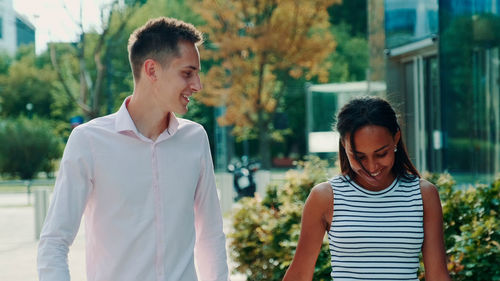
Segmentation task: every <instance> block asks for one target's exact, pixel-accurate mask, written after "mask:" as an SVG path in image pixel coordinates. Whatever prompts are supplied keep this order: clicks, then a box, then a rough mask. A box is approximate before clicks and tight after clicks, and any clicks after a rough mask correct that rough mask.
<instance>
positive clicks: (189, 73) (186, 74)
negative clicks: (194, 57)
mask: <svg viewBox="0 0 500 281" xmlns="http://www.w3.org/2000/svg"><path fill="white" fill-rule="evenodd" d="M191 75H192V72H184V76H185V77H191Z"/></svg>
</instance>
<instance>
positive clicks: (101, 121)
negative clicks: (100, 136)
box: [77, 113, 116, 131]
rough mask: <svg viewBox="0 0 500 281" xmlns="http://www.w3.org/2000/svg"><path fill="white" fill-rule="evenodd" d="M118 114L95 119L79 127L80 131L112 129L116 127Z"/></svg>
mask: <svg viewBox="0 0 500 281" xmlns="http://www.w3.org/2000/svg"><path fill="white" fill-rule="evenodd" d="M115 120H116V113H113V114H109V115H105V116H101V117H97V118H94V119H92V120H90V121H88V122H85V123H83V124H81V125H79V126H78V127H77V128H78V129H79V130H83V131H88V130H93V129H100V128H101V129H111V128H114V126H115Z"/></svg>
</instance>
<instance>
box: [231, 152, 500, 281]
mask: <svg viewBox="0 0 500 281" xmlns="http://www.w3.org/2000/svg"><path fill="white" fill-rule="evenodd" d="M298 166H299V168H298V169H297V170H290V171H289V172H288V173H287V176H286V182H285V184H284V185H282V186H277V185H271V186H269V187H268V189H267V192H266V195H265V197H264V198H259V197H257V198H245V199H242V200H240V203H239V204H238V205H237V206H236V207H235V209H234V212H233V215H232V216H233V217H232V220H233V227H234V230H233V231H232V232H231V234H229V239H230V246H229V247H230V249H231V251H230V252H231V255H232V259H233V261H234V262H235V263H236V268H235V270H236V271H238V272H240V273H243V274H245V275H246V276H247V277H248V280H252V281H253V280H257V281H259V280H270V281H273V280H281V279H282V278H283V276H284V274H285V272H286V269H287V268H288V266H289V265H290V263H291V261H292V259H293V255H294V252H295V249H296V246H297V242H298V239H299V234H300V220H301V215H302V208H303V205H304V202H305V200H306V199H307V196H308V195H309V192H310V190H311V188H312V187H313V186H315V185H316V184H318V183H320V182H322V181H325V180H326V179H327V175H329V174H331V173H329V172H328V171H327V168H326V167H327V164H326V162H325V161H323V160H319V159H318V158H310V159H309V160H308V161H306V162H301V163H299V165H298ZM424 177H425V178H427V179H428V180H429V181H431V182H432V183H434V184H435V185H436V187H437V188H438V190H439V193H440V197H441V202H442V205H443V221H444V225H443V227H444V234H445V247H446V249H447V256H448V270H449V271H450V275H451V277H452V279H453V280H455V281H462V280H477V281H486V280H488V281H491V280H493V281H499V280H500V266H499V265H500V221H499V220H498V219H497V218H498V214H499V212H500V177H499V178H497V179H496V180H495V181H494V182H493V183H492V184H491V185H489V186H488V185H481V184H477V185H475V186H470V187H469V188H467V189H464V188H462V187H460V186H457V185H456V182H455V181H454V180H453V178H452V177H451V176H450V175H449V174H430V175H425V176H424ZM421 272H422V273H421V274H420V279H422V280H425V276H424V274H423V265H422V270H421ZM313 280H331V277H330V253H329V250H328V244H327V241H325V243H323V247H322V250H321V252H320V254H319V257H318V261H317V262H316V268H315V273H314V278H313Z"/></svg>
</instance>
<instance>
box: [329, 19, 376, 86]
mask: <svg viewBox="0 0 500 281" xmlns="http://www.w3.org/2000/svg"><path fill="white" fill-rule="evenodd" d="M350 29H351V27H350V26H349V25H348V24H345V23H343V24H339V25H335V26H332V28H331V32H332V34H333V35H334V37H335V41H336V42H337V48H336V49H335V52H333V53H332V54H331V55H330V56H329V58H328V60H329V61H331V63H332V68H331V69H330V80H329V81H331V82H349V81H360V80H364V79H365V78H366V69H367V68H368V66H369V65H368V64H369V52H368V41H367V40H366V38H365V37H362V36H352V35H351V33H352V31H351V30H350Z"/></svg>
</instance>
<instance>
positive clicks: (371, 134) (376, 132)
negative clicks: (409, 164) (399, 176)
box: [342, 125, 401, 190]
mask: <svg viewBox="0 0 500 281" xmlns="http://www.w3.org/2000/svg"><path fill="white" fill-rule="evenodd" d="M400 137H401V133H400V132H399V131H398V132H397V133H396V134H395V135H394V136H393V135H392V134H391V132H390V131H389V130H388V129H387V128H385V127H382V126H376V125H367V126H364V127H361V128H360V129H359V130H357V131H356V132H355V133H354V145H355V148H356V149H355V151H354V150H353V148H352V147H351V142H350V134H347V135H346V136H345V137H344V139H343V142H342V143H343V145H344V148H345V151H346V153H347V159H348V160H349V165H350V166H351V168H352V170H353V171H354V172H355V173H356V175H357V177H356V179H355V180H356V182H357V183H358V184H360V185H361V186H363V187H365V188H366V189H368V190H381V189H384V188H386V187H388V186H389V185H390V184H391V183H392V181H393V180H394V178H395V175H393V173H392V166H393V165H394V159H395V152H394V149H395V148H396V145H397V143H398V142H399V138H400ZM355 155H356V156H357V157H358V159H359V162H358V161H357V160H356V157H355ZM360 163H361V164H362V165H361V164H360ZM363 167H364V168H365V169H363Z"/></svg>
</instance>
